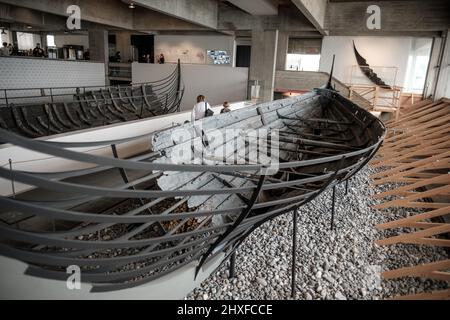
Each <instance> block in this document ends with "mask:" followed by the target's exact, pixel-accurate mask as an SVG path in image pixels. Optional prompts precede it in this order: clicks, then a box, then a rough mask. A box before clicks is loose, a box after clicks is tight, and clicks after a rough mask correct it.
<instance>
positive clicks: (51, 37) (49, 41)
mask: <svg viewBox="0 0 450 320" xmlns="http://www.w3.org/2000/svg"><path fill="white" fill-rule="evenodd" d="M47 46H48V47H56V44H55V36H54V35H51V34H49V35H47Z"/></svg>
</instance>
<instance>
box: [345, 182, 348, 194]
mask: <svg viewBox="0 0 450 320" xmlns="http://www.w3.org/2000/svg"><path fill="white" fill-rule="evenodd" d="M345 195H348V179H347V180H346V181H345Z"/></svg>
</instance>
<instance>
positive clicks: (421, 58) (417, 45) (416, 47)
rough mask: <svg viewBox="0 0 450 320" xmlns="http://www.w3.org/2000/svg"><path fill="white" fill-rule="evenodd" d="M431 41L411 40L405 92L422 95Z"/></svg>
mask: <svg viewBox="0 0 450 320" xmlns="http://www.w3.org/2000/svg"><path fill="white" fill-rule="evenodd" d="M431 46H432V40H431V39H413V41H412V45H411V51H410V54H409V59H408V69H407V72H406V78H405V84H404V88H405V91H406V92H411V93H419V94H421V93H423V89H424V87H425V80H426V77H427V70H428V64H429V63H430V54H431Z"/></svg>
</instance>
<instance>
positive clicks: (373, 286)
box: [186, 168, 449, 300]
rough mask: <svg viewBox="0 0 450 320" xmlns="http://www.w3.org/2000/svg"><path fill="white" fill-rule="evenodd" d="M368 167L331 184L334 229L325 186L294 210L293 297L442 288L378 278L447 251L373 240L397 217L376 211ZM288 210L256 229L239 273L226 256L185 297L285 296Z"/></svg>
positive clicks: (380, 295)
mask: <svg viewBox="0 0 450 320" xmlns="http://www.w3.org/2000/svg"><path fill="white" fill-rule="evenodd" d="M371 173H372V171H371V169H370V168H366V169H364V170H363V171H362V172H360V173H359V174H358V175H357V176H356V177H354V178H353V179H352V181H351V183H350V188H349V193H348V195H347V196H346V195H345V194H344V193H345V187H344V185H342V186H339V188H338V189H337V190H338V191H337V196H336V199H337V203H336V228H335V231H333V232H331V231H330V219H331V209H330V208H331V190H329V191H327V192H325V193H324V194H322V195H321V196H320V197H319V198H317V199H316V200H315V201H314V202H311V203H309V204H308V205H306V206H304V207H303V208H301V209H300V210H299V215H298V216H299V221H298V231H299V232H298V244H297V248H298V254H297V295H296V297H295V299H300V300H313V299H314V300H316V299H337V300H344V299H384V298H387V297H392V296H397V295H405V294H413V293H419V292H423V291H430V290H437V289H442V288H448V287H449V286H448V284H447V283H445V282H440V281H431V280H421V279H402V280H392V281H386V280H381V278H380V276H379V274H380V272H381V271H383V270H388V269H393V268H399V267H404V266H409V265H411V266H412V265H416V264H419V263H427V262H433V261H437V260H442V259H446V258H448V253H447V252H446V251H445V250H444V249H440V248H434V247H426V246H416V245H396V246H388V247H378V246H376V245H375V244H374V241H375V240H377V239H380V238H383V237H385V236H388V235H389V233H388V232H378V231H377V230H375V228H374V225H376V224H379V223H383V222H386V221H391V220H394V217H397V218H398V217H403V216H405V215H406V214H407V213H406V212H404V211H402V210H401V209H396V210H391V211H390V212H386V211H383V212H380V211H377V210H373V209H371V208H370V207H371V206H373V205H374V204H376V203H378V201H377V200H373V199H372V198H371V196H372V195H373V194H374V193H375V192H380V191H383V190H382V189H377V190H375V189H374V187H372V186H371V184H370V180H369V178H368V177H369V175H370V174H371ZM291 248H292V214H287V215H284V216H282V217H279V218H277V219H275V220H273V221H271V222H269V223H267V224H265V225H264V226H263V227H261V228H260V229H259V230H256V231H255V232H254V233H253V234H252V235H251V236H250V237H249V238H248V239H247V240H246V241H245V242H244V244H243V245H242V246H241V248H240V249H239V250H238V254H237V263H236V272H237V277H236V278H234V279H231V280H230V279H228V262H227V263H225V264H224V265H223V266H222V268H220V269H219V270H218V271H217V272H216V273H215V274H213V275H211V276H210V277H209V278H208V279H207V280H206V281H205V282H204V283H203V284H202V286H201V288H198V289H196V290H195V291H194V292H192V293H191V294H190V295H189V296H188V297H186V299H236V300H237V299H269V300H276V299H291Z"/></svg>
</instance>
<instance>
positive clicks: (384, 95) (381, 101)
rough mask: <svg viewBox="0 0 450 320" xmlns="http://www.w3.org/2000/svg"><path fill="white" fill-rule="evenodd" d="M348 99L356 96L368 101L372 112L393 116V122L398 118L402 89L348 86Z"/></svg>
mask: <svg viewBox="0 0 450 320" xmlns="http://www.w3.org/2000/svg"><path fill="white" fill-rule="evenodd" d="M349 90H350V93H349V99H350V100H353V96H354V95H355V94H358V95H359V96H362V97H363V98H364V99H366V100H367V101H369V103H370V106H371V108H372V110H373V111H380V112H388V113H392V114H393V115H394V118H395V120H398V119H399V118H400V112H401V108H400V107H401V97H402V90H403V89H402V88H401V87H392V88H389V89H388V88H383V87H380V86H377V85H356V84H352V85H349Z"/></svg>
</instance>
